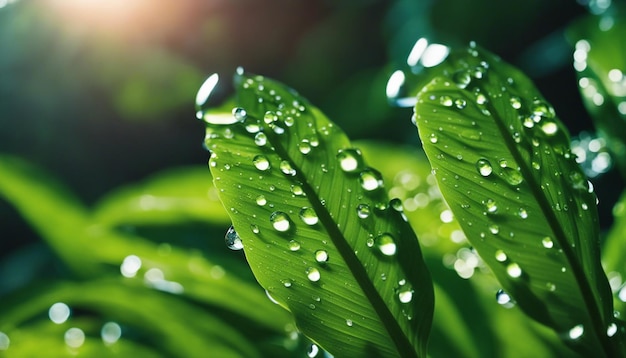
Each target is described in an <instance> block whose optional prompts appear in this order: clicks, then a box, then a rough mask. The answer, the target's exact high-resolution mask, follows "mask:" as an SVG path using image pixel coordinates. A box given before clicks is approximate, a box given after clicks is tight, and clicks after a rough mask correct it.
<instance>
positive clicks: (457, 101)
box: [454, 98, 467, 109]
mask: <svg viewBox="0 0 626 358" xmlns="http://www.w3.org/2000/svg"><path fill="white" fill-rule="evenodd" d="M454 105H455V106H456V108H458V109H463V108H465V107H466V106H467V102H466V101H465V100H464V99H463V98H457V99H455V100H454Z"/></svg>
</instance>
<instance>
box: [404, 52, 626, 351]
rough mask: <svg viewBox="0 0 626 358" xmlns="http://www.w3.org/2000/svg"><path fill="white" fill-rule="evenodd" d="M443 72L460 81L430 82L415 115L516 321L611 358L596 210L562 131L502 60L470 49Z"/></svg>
mask: <svg viewBox="0 0 626 358" xmlns="http://www.w3.org/2000/svg"><path fill="white" fill-rule="evenodd" d="M447 61H451V62H452V63H453V67H454V68H455V70H454V71H449V72H447V73H446V74H445V75H442V76H437V77H435V78H434V79H432V81H431V82H430V83H429V84H428V85H427V86H426V87H425V88H424V89H423V90H422V91H421V92H420V93H419V94H418V102H417V105H416V107H415V120H416V123H417V126H418V129H419V134H420V137H421V139H422V142H423V145H424V150H425V151H426V154H427V156H428V159H429V160H430V162H431V165H432V168H433V173H434V174H435V177H436V178H437V182H438V183H439V186H440V189H441V192H442V194H443V196H444V198H445V199H446V201H447V202H448V204H449V205H450V208H451V210H452V212H453V213H454V215H455V217H456V218H457V220H458V221H459V223H460V225H461V227H462V228H463V230H464V231H465V234H466V236H467V238H468V239H469V241H470V242H471V243H472V245H473V246H474V247H475V248H476V249H477V250H478V253H479V254H480V256H481V257H482V258H483V260H484V261H485V262H486V263H487V264H488V265H489V267H490V268H491V269H492V270H493V272H494V274H495V275H496V277H497V278H498V280H499V281H500V283H501V284H502V286H503V287H504V289H505V290H506V292H508V293H509V294H510V295H512V296H513V297H514V298H515V300H516V301H517V303H518V305H519V307H520V308H521V309H522V310H524V311H525V312H526V313H527V314H528V315H530V316H531V317H533V318H534V319H536V320H538V321H539V322H541V323H543V324H545V325H548V326H549V327H552V328H553V329H555V330H556V331H557V332H558V333H559V334H561V335H562V337H563V339H564V341H565V342H566V343H567V344H569V345H570V347H572V348H574V349H575V350H577V351H579V352H582V353H586V354H592V353H593V354H595V355H597V356H607V357H609V356H615V355H616V354H617V353H618V352H619V351H620V348H618V347H617V345H616V343H615V341H616V339H617V338H615V337H609V336H608V335H607V330H609V331H611V329H610V328H611V327H614V325H615V321H614V318H613V307H612V302H611V294H610V290H609V286H608V282H607V279H606V276H605V275H604V273H603V271H602V267H601V266H600V259H599V252H598V251H599V237H598V231H599V229H598V217H597V211H596V198H595V195H594V194H593V190H592V188H591V187H590V185H589V183H588V181H587V180H586V178H585V177H584V174H583V173H582V172H581V169H580V168H579V166H578V165H577V163H576V161H575V158H574V155H572V154H571V152H570V149H569V137H568V134H567V132H566V129H565V128H564V127H563V125H562V124H561V122H560V121H559V120H558V118H557V117H556V116H555V113H554V109H553V108H552V107H551V106H550V105H549V104H547V103H546V102H545V100H544V99H543V98H542V97H541V95H540V94H539V92H538V91H537V90H536V89H535V88H534V86H533V84H532V83H531V82H530V80H529V79H528V78H527V77H525V76H524V75H523V74H522V73H521V72H519V71H518V70H516V69H514V68H513V67H511V66H509V65H507V64H505V63H504V62H502V61H501V60H500V59H499V58H497V57H495V56H493V55H491V54H489V53H487V52H486V51H483V50H480V49H478V48H476V47H475V46H473V45H471V46H470V48H468V49H467V50H466V51H459V52H457V53H455V54H454V55H451V57H449V59H448V60H447ZM614 334H615V332H613V334H611V335H614ZM622 353H623V352H622Z"/></svg>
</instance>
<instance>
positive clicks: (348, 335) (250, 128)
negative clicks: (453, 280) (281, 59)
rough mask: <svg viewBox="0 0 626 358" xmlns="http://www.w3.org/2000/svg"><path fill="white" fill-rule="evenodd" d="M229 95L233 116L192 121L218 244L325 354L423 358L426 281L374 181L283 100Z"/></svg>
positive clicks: (314, 118)
mask: <svg viewBox="0 0 626 358" xmlns="http://www.w3.org/2000/svg"><path fill="white" fill-rule="evenodd" d="M236 85H237V88H238V95H239V98H238V99H239V101H238V105H239V107H238V108H236V109H234V110H233V113H232V114H231V113H215V112H206V113H204V115H201V116H200V117H202V118H203V119H204V121H205V122H206V125H207V136H206V146H207V148H208V149H209V150H211V152H212V154H211V159H210V168H211V172H212V173H213V178H214V182H215V185H216V187H217V188H218V190H219V195H220V199H221V200H222V202H223V203H224V206H225V207H226V208H227V210H228V211H229V213H230V215H231V218H232V221H233V225H234V228H235V230H236V233H235V232H230V234H229V237H230V238H231V239H232V240H233V243H236V242H237V241H238V240H242V242H243V247H244V250H245V254H246V257H247V259H248V262H249V264H250V266H251V267H252V270H253V272H254V274H255V276H256V277H257V280H258V281H259V282H260V284H261V285H262V286H263V287H264V288H265V289H266V290H267V291H268V292H269V293H270V295H271V296H272V297H273V298H274V299H275V300H276V301H277V302H279V303H280V304H281V305H282V306H284V307H285V308H287V309H288V310H290V311H291V312H292V313H293V314H294V316H295V317H296V322H297V324H298V327H299V328H300V329H301V330H302V332H303V333H305V334H306V335H307V336H309V337H310V338H311V339H312V340H313V341H315V342H316V343H318V344H319V345H320V346H322V347H323V348H324V349H326V350H328V351H329V352H330V353H332V354H334V355H337V356H353V357H356V356H384V357H392V356H404V357H417V356H422V357H423V356H426V341H427V338H428V332H429V330H430V325H431V320H432V313H433V291H432V290H433V288H432V284H431V281H430V276H429V274H428V272H427V270H426V267H425V265H424V262H423V260H422V258H421V252H420V247H419V244H418V242H417V239H416V237H415V235H414V234H413V232H412V230H411V228H410V226H409V225H408V223H407V222H405V221H404V220H403V218H402V214H401V213H400V212H399V210H401V208H400V206H398V205H397V203H396V202H393V203H392V204H391V205H390V203H389V201H388V199H387V195H386V193H385V191H384V189H383V181H382V178H381V177H380V174H379V173H378V172H377V171H376V170H374V169H371V168H369V167H367V166H366V164H365V161H364V159H363V157H362V156H361V153H360V152H359V151H358V150H356V149H354V148H351V145H350V142H349V141H348V139H347V137H346V136H345V134H344V133H343V132H342V131H341V130H340V129H339V128H337V127H336V126H335V125H334V124H333V123H332V122H330V121H329V120H328V119H327V118H326V117H325V116H324V115H323V114H322V113H321V112H320V111H319V110H318V109H317V108H315V107H314V106H312V105H310V104H309V103H308V102H307V101H306V100H305V99H303V98H302V97H300V96H299V95H297V94H296V93H295V92H294V91H293V90H291V89H289V88H286V87H285V86H283V85H281V84H279V83H276V82H274V81H271V80H269V79H264V78H263V77H260V76H254V77H249V76H247V75H243V74H238V76H237V77H236ZM200 104H202V103H200Z"/></svg>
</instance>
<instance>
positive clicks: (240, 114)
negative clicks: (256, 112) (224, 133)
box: [233, 107, 248, 121]
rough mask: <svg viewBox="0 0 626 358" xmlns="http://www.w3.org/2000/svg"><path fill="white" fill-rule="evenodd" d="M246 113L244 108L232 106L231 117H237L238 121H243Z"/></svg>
mask: <svg viewBox="0 0 626 358" xmlns="http://www.w3.org/2000/svg"><path fill="white" fill-rule="evenodd" d="M247 115H248V114H247V112H246V110H245V109H243V108H241V107H235V108H233V117H235V119H237V120H238V121H243V120H244V119H246V117H247Z"/></svg>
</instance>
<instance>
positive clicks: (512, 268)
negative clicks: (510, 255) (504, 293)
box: [506, 262, 522, 278]
mask: <svg viewBox="0 0 626 358" xmlns="http://www.w3.org/2000/svg"><path fill="white" fill-rule="evenodd" d="M506 273H507V274H508V275H509V276H511V277H512V278H518V277H520V276H522V268H521V267H519V265H518V264H516V263H515V262H512V263H510V264H509V265H508V266H507V267H506Z"/></svg>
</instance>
